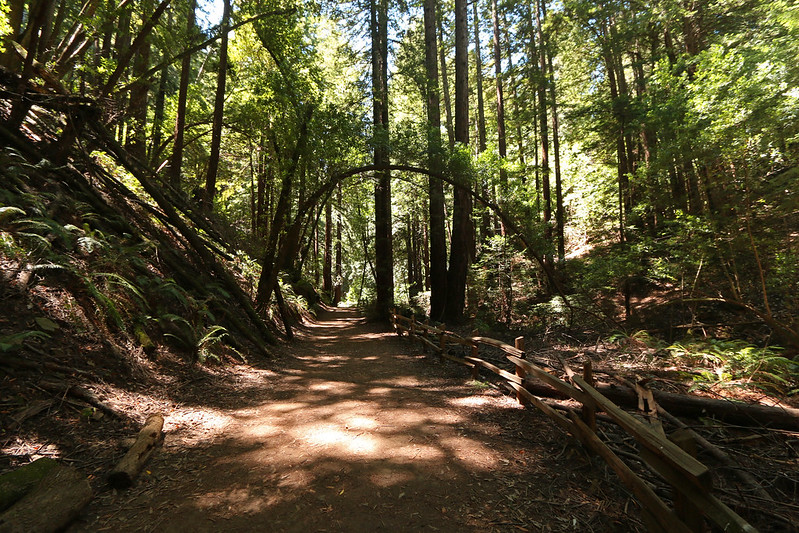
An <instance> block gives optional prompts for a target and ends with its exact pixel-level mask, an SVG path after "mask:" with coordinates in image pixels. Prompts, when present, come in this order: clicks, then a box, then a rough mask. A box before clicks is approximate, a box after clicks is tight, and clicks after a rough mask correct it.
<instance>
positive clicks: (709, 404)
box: [528, 376, 799, 431]
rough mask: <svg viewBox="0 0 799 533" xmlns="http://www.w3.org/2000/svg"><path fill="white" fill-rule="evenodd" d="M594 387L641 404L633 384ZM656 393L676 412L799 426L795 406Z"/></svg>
mask: <svg viewBox="0 0 799 533" xmlns="http://www.w3.org/2000/svg"><path fill="white" fill-rule="evenodd" d="M553 377H554V376H553ZM556 379H557V378H556ZM531 387H533V388H530V387H528V388H529V389H530V392H532V393H533V394H535V395H537V396H547V397H550V398H561V399H564V398H566V397H567V396H568V395H569V394H568V393H567V392H565V391H564V390H553V389H551V388H549V387H544V386H533V385H531ZM594 388H596V389H597V390H598V391H599V392H600V393H602V395H603V396H605V397H607V398H608V399H610V400H611V401H613V402H614V403H616V404H618V405H622V406H625V407H630V408H633V409H635V408H636V407H637V406H638V395H637V394H636V393H635V391H633V390H632V389H630V388H629V387H622V386H616V385H606V384H597V385H595V386H594ZM534 389H535V390H534ZM652 394H653V395H654V397H655V401H656V402H657V404H658V405H659V406H662V407H664V408H665V409H666V410H668V411H669V412H670V413H671V414H673V415H679V416H688V417H693V418H696V417H699V416H712V417H715V418H717V419H719V420H723V421H725V422H729V423H735V424H740V425H744V426H748V427H770V428H778V429H787V430H792V431H796V430H797V429H799V409H796V408H792V407H770V406H767V405H759V404H750V403H744V402H737V401H732V400H716V399H713V398H705V397H701V396H691V395H687V394H676V393H673V392H665V391H659V390H656V389H653V390H652Z"/></svg>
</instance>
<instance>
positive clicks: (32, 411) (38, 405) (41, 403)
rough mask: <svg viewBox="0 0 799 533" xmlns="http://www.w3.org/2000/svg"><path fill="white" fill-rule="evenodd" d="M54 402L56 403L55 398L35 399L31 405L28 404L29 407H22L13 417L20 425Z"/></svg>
mask: <svg viewBox="0 0 799 533" xmlns="http://www.w3.org/2000/svg"><path fill="white" fill-rule="evenodd" d="M53 403H55V402H54V401H53V400H38V401H35V402H33V403H31V404H30V405H28V406H27V407H25V408H23V409H20V410H19V411H18V412H17V413H16V414H14V416H12V417H11V418H13V419H14V422H16V423H17V424H18V425H21V424H22V423H23V422H25V421H26V420H27V419H29V418H30V417H32V416H36V415H38V414H39V413H41V412H42V411H44V410H45V409H47V408H48V407H50V406H51V405H53Z"/></svg>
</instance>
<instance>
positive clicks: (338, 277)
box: [333, 183, 344, 307]
mask: <svg viewBox="0 0 799 533" xmlns="http://www.w3.org/2000/svg"><path fill="white" fill-rule="evenodd" d="M341 200H342V198H341V183H339V185H338V191H337V193H336V205H337V209H336V271H335V273H334V274H335V279H334V280H333V306H334V307H338V304H339V303H341V299H342V296H343V294H342V291H343V287H342V286H341V281H342V279H344V265H343V264H342V260H343V258H342V242H341V208H342V205H341Z"/></svg>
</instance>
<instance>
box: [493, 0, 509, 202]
mask: <svg viewBox="0 0 799 533" xmlns="http://www.w3.org/2000/svg"><path fill="white" fill-rule="evenodd" d="M491 18H492V22H493V26H494V75H495V76H496V84H497V150H498V151H499V162H500V167H499V186H500V189H501V190H502V191H503V193H504V192H505V191H506V190H507V188H508V173H507V171H506V170H505V166H504V162H505V158H506V157H507V156H508V148H507V141H506V137H505V97H504V90H503V84H502V78H503V74H502V48H501V47H500V33H499V13H498V12H497V0H492V2H491Z"/></svg>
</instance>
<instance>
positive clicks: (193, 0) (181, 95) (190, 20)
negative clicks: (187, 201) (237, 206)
mask: <svg viewBox="0 0 799 533" xmlns="http://www.w3.org/2000/svg"><path fill="white" fill-rule="evenodd" d="M196 6H197V0H189V7H188V13H187V15H186V37H188V36H190V35H191V34H192V32H193V31H194V24H195V22H194V19H195V15H194V10H195V8H196ZM190 74H191V54H186V55H185V56H183V60H182V61H181V63H180V86H179V88H178V106H177V110H176V112H175V133H174V144H173V145H172V158H171V159H170V161H169V172H168V175H169V183H170V184H171V185H172V187H174V188H175V189H177V190H180V171H181V167H182V166H183V134H184V131H185V129H186V103H187V101H188V94H189V75H190ZM259 183H260V182H259Z"/></svg>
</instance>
